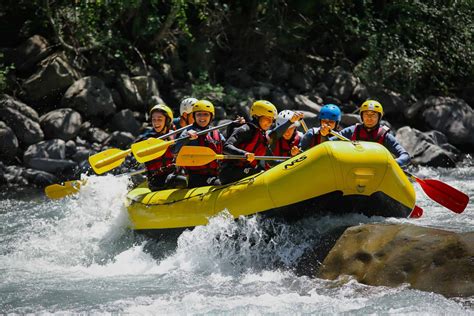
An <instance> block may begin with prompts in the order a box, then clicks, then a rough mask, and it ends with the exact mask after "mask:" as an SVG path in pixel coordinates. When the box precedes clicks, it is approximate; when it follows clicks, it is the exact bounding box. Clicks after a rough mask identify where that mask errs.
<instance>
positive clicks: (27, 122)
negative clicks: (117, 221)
mask: <svg viewBox="0 0 474 316" xmlns="http://www.w3.org/2000/svg"><path fill="white" fill-rule="evenodd" d="M8 56H9V58H10V60H12V62H13V64H14V65H15V72H14V75H15V76H16V78H15V82H18V84H19V85H20V87H19V89H18V91H19V93H18V94H17V95H9V94H3V95H0V185H3V186H8V187H17V186H30V185H35V186H44V185H48V184H51V183H55V182H59V181H62V180H66V179H72V178H77V177H79V175H80V174H81V173H83V172H86V171H89V168H88V162H87V158H88V156H89V155H91V154H94V153H96V152H99V151H102V150H105V149H107V148H110V147H118V148H122V149H125V148H128V147H129V146H130V144H131V143H132V142H133V141H134V139H135V138H136V137H137V136H138V135H139V134H140V133H141V132H142V130H143V129H144V128H145V127H146V125H147V123H146V112H147V110H148V109H149V107H150V106H152V105H154V104H156V103H159V102H164V103H166V104H168V105H169V106H170V107H172V108H173V110H174V111H175V115H178V105H179V101H180V100H181V99H182V98H184V97H186V96H194V97H197V98H203V99H209V100H211V101H212V102H214V104H215V105H216V106H217V107H216V108H217V110H216V119H217V120H223V119H225V118H230V117H233V116H235V115H237V114H240V115H246V113H248V107H249V105H250V104H251V103H252V101H253V100H255V99H267V100H270V101H271V102H273V103H274V104H275V105H276V106H277V108H278V110H285V109H291V110H299V111H303V112H304V113H305V117H306V121H307V123H308V125H311V126H315V125H317V123H318V119H317V115H318V113H319V110H320V108H321V106H322V105H323V104H325V103H336V104H338V105H340V106H341V108H342V109H343V112H344V115H343V120H342V126H347V125H350V124H353V123H355V122H358V121H359V115H358V114H357V113H356V111H357V106H358V105H360V103H361V102H363V101H364V100H366V99H367V98H373V99H377V100H379V101H380V102H381V103H382V104H383V106H384V110H385V114H386V115H385V117H384V119H385V124H387V125H388V126H390V127H391V129H392V131H393V133H394V134H395V135H396V136H397V138H398V139H399V140H400V142H401V144H402V145H403V146H405V148H406V149H407V150H408V151H409V152H410V154H411V155H412V157H413V163H414V164H415V165H416V164H418V165H429V166H435V167H438V166H441V167H454V166H455V164H456V163H457V162H458V161H459V160H461V159H464V157H465V156H466V154H467V155H472V153H473V152H474V137H473V136H472V135H473V134H474V111H473V108H472V104H473V103H474V95H473V91H467V90H466V91H462V93H461V94H460V95H462V96H463V98H464V99H461V98H459V97H447V96H430V97H427V98H425V99H423V100H416V99H415V98H414V97H413V96H404V95H400V94H398V93H396V92H394V91H390V90H387V89H385V88H381V87H377V88H375V87H370V86H367V85H366V84H365V83H364V82H361V80H360V79H359V78H357V77H356V76H354V75H353V73H352V72H351V67H352V66H351V65H345V64H344V65H339V66H336V67H333V66H332V65H330V63H328V62H326V61H325V60H324V59H320V58H316V57H314V56H308V59H307V60H306V61H303V62H302V64H300V65H290V64H287V63H285V62H282V63H281V64H279V65H278V67H277V68H276V69H275V70H274V74H275V75H274V76H272V77H271V79H269V81H268V82H259V81H256V80H253V79H252V77H251V76H249V75H248V74H246V73H245V72H244V71H242V72H238V71H237V72H235V71H234V72H232V73H229V74H228V76H227V77H226V78H224V79H223V80H224V81H223V85H222V87H223V89H221V90H218V89H216V90H212V89H210V90H208V91H206V92H202V91H201V92H195V93H194V95H192V94H193V89H192V88H193V87H192V85H191V84H190V83H189V82H188V81H187V80H185V79H177V78H183V77H185V76H183V74H181V75H179V76H178V75H177V73H178V72H179V70H178V69H177V67H176V65H172V64H167V63H163V64H162V65H161V67H160V69H153V68H151V67H150V66H148V65H146V64H145V63H143V64H141V65H136V66H134V67H131V68H130V70H129V71H128V72H119V71H116V70H113V69H111V70H108V71H102V72H98V73H83V72H82V71H81V69H80V68H79V67H77V66H75V65H76V64H77V63H76V62H75V61H73V60H71V58H70V57H68V55H67V54H66V53H65V52H64V51H61V50H55V49H54V48H53V47H51V45H50V44H49V43H48V41H47V39H45V38H43V37H41V36H39V35H35V36H33V37H31V38H29V39H28V40H27V41H25V42H24V43H23V44H21V45H20V46H18V47H16V48H11V49H9V50H8ZM310 57H312V58H310ZM194 90H195V89H194ZM468 157H470V156H468ZM124 171H126V169H125V168H122V169H119V170H117V171H116V172H124Z"/></svg>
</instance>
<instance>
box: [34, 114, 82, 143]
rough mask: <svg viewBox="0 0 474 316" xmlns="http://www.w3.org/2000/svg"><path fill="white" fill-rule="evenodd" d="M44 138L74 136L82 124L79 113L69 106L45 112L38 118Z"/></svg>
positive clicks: (70, 137)
mask: <svg viewBox="0 0 474 316" xmlns="http://www.w3.org/2000/svg"><path fill="white" fill-rule="evenodd" d="M40 124H41V128H42V129H43V132H44V135H45V138H47V139H52V138H60V139H63V140H66V141H67V140H70V139H73V138H75V137H76V135H77V134H78V133H79V129H80V127H81V124H82V118H81V115H80V114H79V113H78V112H76V111H74V110H73V109H70V108H63V109H58V110H54V111H51V112H48V113H46V114H45V115H43V116H42V117H41V118H40Z"/></svg>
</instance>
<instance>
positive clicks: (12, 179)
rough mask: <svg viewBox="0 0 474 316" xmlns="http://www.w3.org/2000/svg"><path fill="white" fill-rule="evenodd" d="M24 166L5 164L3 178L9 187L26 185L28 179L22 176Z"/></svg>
mask: <svg viewBox="0 0 474 316" xmlns="http://www.w3.org/2000/svg"><path fill="white" fill-rule="evenodd" d="M23 172H24V168H23V167H20V166H7V167H5V173H4V175H3V180H2V181H4V182H5V183H6V185H7V186H9V187H22V186H27V185H28V180H26V179H25V177H24V176H23Z"/></svg>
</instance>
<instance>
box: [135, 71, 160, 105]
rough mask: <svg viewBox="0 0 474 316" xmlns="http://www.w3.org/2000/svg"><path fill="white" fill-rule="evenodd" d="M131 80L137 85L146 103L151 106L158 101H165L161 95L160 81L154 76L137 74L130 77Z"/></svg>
mask: <svg viewBox="0 0 474 316" xmlns="http://www.w3.org/2000/svg"><path fill="white" fill-rule="evenodd" d="M130 80H131V81H132V82H133V83H134V84H135V86H136V87H137V90H138V93H139V94H140V97H141V99H142V100H143V104H144V105H146V106H151V105H155V104H157V103H164V102H163V100H162V99H161V97H160V90H159V88H158V82H157V81H156V80H155V79H154V78H153V77H151V76H137V77H132V78H130ZM157 101H158V102H157Z"/></svg>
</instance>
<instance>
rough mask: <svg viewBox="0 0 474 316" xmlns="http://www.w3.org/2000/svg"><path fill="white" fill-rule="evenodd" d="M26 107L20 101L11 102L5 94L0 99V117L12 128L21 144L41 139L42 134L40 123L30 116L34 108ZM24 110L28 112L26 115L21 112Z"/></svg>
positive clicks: (32, 142)
mask: <svg viewBox="0 0 474 316" xmlns="http://www.w3.org/2000/svg"><path fill="white" fill-rule="evenodd" d="M4 96H5V95H4ZM27 107H28V106H27V105H25V104H22V103H21V102H13V101H12V99H11V97H8V96H7V97H6V98H2V101H0V117H1V118H2V121H4V122H5V123H6V124H7V125H8V126H9V127H10V128H11V129H12V130H13V132H14V133H15V135H16V137H17V138H18V140H19V141H20V142H21V143H22V144H25V145H30V144H34V143H36V142H39V141H41V140H42V139H43V138H44V134H43V131H42V130H41V126H40V124H39V123H38V122H37V121H36V120H33V119H31V118H30V116H32V115H31V114H32V113H33V112H34V110H33V109H31V108H30V109H28V110H27V109H26V108H27ZM25 112H27V113H30V114H28V116H26V115H25V114H23V113H25ZM34 113H36V112H34Z"/></svg>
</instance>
